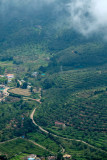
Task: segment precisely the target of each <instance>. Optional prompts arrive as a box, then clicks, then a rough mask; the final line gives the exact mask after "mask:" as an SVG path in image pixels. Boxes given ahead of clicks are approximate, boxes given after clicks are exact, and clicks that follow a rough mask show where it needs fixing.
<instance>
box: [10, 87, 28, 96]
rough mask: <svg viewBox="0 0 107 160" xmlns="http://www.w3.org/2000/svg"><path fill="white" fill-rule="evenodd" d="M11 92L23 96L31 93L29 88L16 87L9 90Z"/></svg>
mask: <svg viewBox="0 0 107 160" xmlns="http://www.w3.org/2000/svg"><path fill="white" fill-rule="evenodd" d="M9 92H10V93H14V94H18V95H22V96H30V95H31V93H30V91H29V90H28V89H21V88H14V89H11V90H9Z"/></svg>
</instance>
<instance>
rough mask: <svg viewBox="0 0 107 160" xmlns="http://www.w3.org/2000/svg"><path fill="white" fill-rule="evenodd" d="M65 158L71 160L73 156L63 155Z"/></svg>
mask: <svg viewBox="0 0 107 160" xmlns="http://www.w3.org/2000/svg"><path fill="white" fill-rule="evenodd" d="M63 158H64V159H71V158H72V156H71V155H69V154H65V155H63Z"/></svg>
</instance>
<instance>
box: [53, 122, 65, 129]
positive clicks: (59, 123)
mask: <svg viewBox="0 0 107 160" xmlns="http://www.w3.org/2000/svg"><path fill="white" fill-rule="evenodd" d="M55 126H56V127H60V128H65V127H66V125H65V124H64V123H62V122H58V121H56V122H55Z"/></svg>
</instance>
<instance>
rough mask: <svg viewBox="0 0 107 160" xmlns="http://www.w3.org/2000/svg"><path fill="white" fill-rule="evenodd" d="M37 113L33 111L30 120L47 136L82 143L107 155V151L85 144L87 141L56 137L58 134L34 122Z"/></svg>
mask: <svg viewBox="0 0 107 160" xmlns="http://www.w3.org/2000/svg"><path fill="white" fill-rule="evenodd" d="M35 111H36V108H34V110H33V111H32V113H31V115H30V118H31V120H32V122H33V124H34V125H35V126H38V128H39V129H40V130H41V131H43V132H45V133H46V134H50V135H52V136H54V137H58V138H60V139H63V140H69V141H76V142H81V143H83V144H85V145H87V146H89V147H90V148H93V149H96V150H99V151H101V152H103V153H107V152H106V151H104V150H102V149H100V148H97V147H95V146H93V145H91V144H89V143H87V142H85V141H83V140H78V139H70V138H64V137H61V136H58V135H56V134H53V133H50V132H49V131H47V130H45V129H43V128H42V127H41V126H39V125H38V124H37V123H36V122H35V121H34V114H35Z"/></svg>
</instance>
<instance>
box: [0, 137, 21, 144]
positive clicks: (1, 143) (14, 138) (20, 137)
mask: <svg viewBox="0 0 107 160" xmlns="http://www.w3.org/2000/svg"><path fill="white" fill-rule="evenodd" d="M19 138H21V137H16V138H13V139H10V140H7V141H4V142H0V144H4V143H7V142H12V141H14V140H16V139H19Z"/></svg>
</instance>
